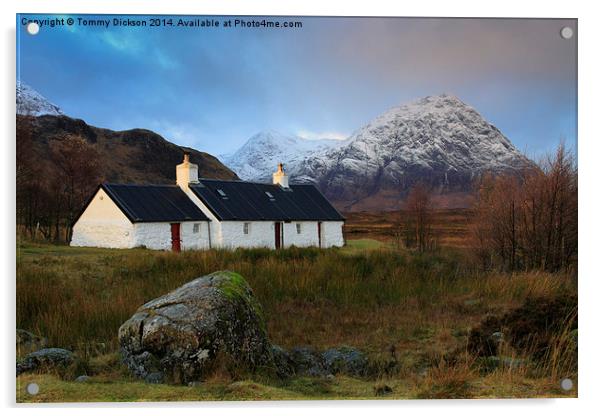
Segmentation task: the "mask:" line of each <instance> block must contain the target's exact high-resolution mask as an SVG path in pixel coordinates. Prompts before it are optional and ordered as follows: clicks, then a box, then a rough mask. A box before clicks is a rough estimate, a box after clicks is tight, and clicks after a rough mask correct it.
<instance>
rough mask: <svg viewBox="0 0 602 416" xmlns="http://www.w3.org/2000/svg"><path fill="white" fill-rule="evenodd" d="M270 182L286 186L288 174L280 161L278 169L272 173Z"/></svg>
mask: <svg viewBox="0 0 602 416" xmlns="http://www.w3.org/2000/svg"><path fill="white" fill-rule="evenodd" d="M272 183H273V184H274V185H280V186H282V187H283V188H288V175H287V174H286V173H284V170H283V169H282V163H278V170H277V171H276V172H274V173H273V174H272Z"/></svg>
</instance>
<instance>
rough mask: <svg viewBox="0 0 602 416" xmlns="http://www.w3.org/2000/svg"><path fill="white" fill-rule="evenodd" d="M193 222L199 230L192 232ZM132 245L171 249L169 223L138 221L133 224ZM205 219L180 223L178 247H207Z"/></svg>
mask: <svg viewBox="0 0 602 416" xmlns="http://www.w3.org/2000/svg"><path fill="white" fill-rule="evenodd" d="M194 224H199V232H198V233H194V232H193V229H194ZM134 235H135V237H134V242H135V244H134V247H139V246H145V247H147V248H150V249H153V250H171V223H169V222H140V223H136V224H134ZM207 236H208V231H207V221H204V222H203V221H200V222H188V221H187V222H181V223H180V240H181V243H180V248H181V249H182V250H199V249H205V248H209V239H208V238H207Z"/></svg>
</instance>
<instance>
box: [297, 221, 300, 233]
mask: <svg viewBox="0 0 602 416" xmlns="http://www.w3.org/2000/svg"><path fill="white" fill-rule="evenodd" d="M297 234H301V223H299V222H298V223H297Z"/></svg>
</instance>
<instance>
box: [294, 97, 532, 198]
mask: <svg viewBox="0 0 602 416" xmlns="http://www.w3.org/2000/svg"><path fill="white" fill-rule="evenodd" d="M530 166H532V162H531V161H529V159H527V158H526V157H525V156H524V155H523V154H522V153H520V152H519V151H518V150H517V149H516V148H515V147H514V146H513V144H512V143H511V142H510V141H509V140H508V139H507V138H506V137H505V136H504V135H503V134H502V133H501V132H500V131H499V130H498V129H497V128H496V127H495V126H493V125H492V124H490V123H489V122H487V121H486V120H485V119H484V118H483V117H482V116H481V115H480V114H479V113H478V112H477V111H476V110H475V109H474V108H472V107H470V106H469V105H467V104H465V103H463V102H462V101H461V100H460V99H458V98H457V97H454V96H452V95H447V94H443V95H440V96H431V97H425V98H422V99H420V100H417V101H415V102H412V103H410V104H405V105H401V106H399V107H395V108H392V109H390V110H389V111H387V112H385V113H384V114H382V115H381V116H379V117H377V118H376V119H374V120H373V121H372V122H370V123H369V124H368V125H366V126H364V127H362V128H361V129H359V130H358V131H357V132H355V133H354V134H353V135H352V136H351V137H350V138H349V139H348V140H347V141H346V143H345V145H344V146H341V147H339V148H337V149H332V150H327V151H323V152H320V153H317V154H313V155H311V157H306V158H305V159H304V160H303V161H302V162H300V163H298V164H297V167H298V169H295V172H291V175H292V176H293V177H294V176H295V175H296V176H298V177H300V178H312V179H313V180H314V182H315V183H316V184H317V185H318V186H319V187H320V188H321V189H322V191H323V192H324V193H325V194H326V195H327V196H328V197H330V198H331V199H332V200H334V201H338V205H339V206H341V207H346V208H347V209H354V206H355V205H358V206H363V207H371V206H373V205H375V206H383V205H386V206H388V205H389V202H391V201H400V200H401V199H402V197H403V196H404V194H405V193H406V192H407V190H408V189H409V188H410V187H411V186H412V185H414V184H415V183H417V182H419V181H421V182H425V183H427V184H428V185H430V186H431V187H433V188H435V189H436V190H437V191H438V192H439V193H454V192H456V193H457V192H467V191H470V190H471V187H472V186H473V179H474V178H475V177H476V176H477V175H479V174H481V173H483V172H485V171H489V172H498V173H499V172H507V171H517V170H521V169H524V168H528V167H530ZM370 200H372V201H370ZM387 200H388V201H387ZM355 209H359V208H358V207H355Z"/></svg>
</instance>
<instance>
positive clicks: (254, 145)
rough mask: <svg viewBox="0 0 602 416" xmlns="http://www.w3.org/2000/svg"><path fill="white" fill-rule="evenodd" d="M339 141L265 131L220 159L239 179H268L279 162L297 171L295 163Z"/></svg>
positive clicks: (338, 143)
mask: <svg viewBox="0 0 602 416" xmlns="http://www.w3.org/2000/svg"><path fill="white" fill-rule="evenodd" d="M340 144H342V141H340V140H331V139H321V140H308V139H304V138H301V137H299V136H295V135H288V134H283V133H279V132H277V131H274V130H266V131H262V132H259V133H257V134H255V135H254V136H252V137H251V138H250V139H249V140H247V142H246V143H245V144H244V145H243V146H242V147H241V148H239V149H238V150H237V151H236V152H234V153H232V154H228V155H222V156H220V157H219V158H220V160H221V161H222V162H224V164H225V165H227V166H228V167H229V168H230V169H232V170H233V171H234V172H236V174H237V175H238V176H239V177H240V178H241V179H244V180H250V181H258V182H266V181H267V182H269V181H271V178H272V173H273V172H275V170H276V167H277V165H278V163H281V162H282V163H284V165H285V169H286V170H287V171H290V170H296V168H295V165H296V164H297V163H299V162H300V161H301V160H303V159H305V158H306V157H307V156H309V155H311V154H314V153H320V152H323V151H325V150H327V149H331V148H335V147H337V146H338V145H340Z"/></svg>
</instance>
